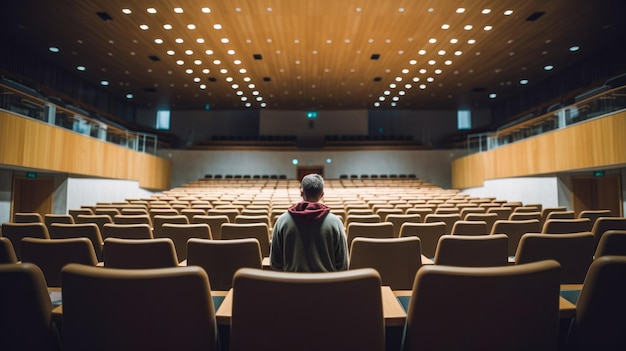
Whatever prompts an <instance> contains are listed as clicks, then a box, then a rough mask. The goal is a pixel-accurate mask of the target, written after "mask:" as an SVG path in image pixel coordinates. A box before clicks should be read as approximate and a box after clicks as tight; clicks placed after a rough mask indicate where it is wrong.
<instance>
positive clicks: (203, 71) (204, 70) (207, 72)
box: [202, 68, 211, 74]
mask: <svg viewBox="0 0 626 351" xmlns="http://www.w3.org/2000/svg"><path fill="white" fill-rule="evenodd" d="M210 72H211V71H210V70H209V69H208V68H205V69H203V70H202V73H204V74H209V73H210Z"/></svg>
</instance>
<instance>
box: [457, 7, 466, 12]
mask: <svg viewBox="0 0 626 351" xmlns="http://www.w3.org/2000/svg"><path fill="white" fill-rule="evenodd" d="M463 12H465V9H464V8H462V7H459V8H458V9H456V13H463Z"/></svg>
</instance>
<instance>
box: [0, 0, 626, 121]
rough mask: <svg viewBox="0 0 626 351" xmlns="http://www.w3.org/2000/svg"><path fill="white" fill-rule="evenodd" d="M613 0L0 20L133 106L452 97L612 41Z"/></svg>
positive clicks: (60, 14) (33, 11)
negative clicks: (102, 84)
mask: <svg viewBox="0 0 626 351" xmlns="http://www.w3.org/2000/svg"><path fill="white" fill-rule="evenodd" d="M622 3H623V1H617V0H600V1H583V0H576V1H557V0H551V1H546V0H527V1H492V0H457V1H451V0H437V1H435V0H430V1H410V0H404V1H402V0H385V1H380V0H298V1H295V0H229V1H223V0H219V1H217V0H213V1H211V0H205V1H199V0H177V1H163V0H154V1H142V0H125V1H118V0H111V1H94V0H80V1H70V0H56V1H49V0H30V1H12V2H10V3H5V4H3V5H2V9H3V10H2V11H1V14H0V30H1V31H2V34H3V37H4V38H5V39H8V40H12V41H17V42H19V44H20V45H23V46H25V47H27V48H28V49H29V50H32V51H33V52H35V53H38V54H40V55H43V56H44V57H46V58H49V59H51V60H54V61H55V62H57V63H58V64H59V65H61V66H62V67H64V68H66V69H68V70H72V71H74V72H76V74H78V75H81V76H83V77H84V78H86V79H88V80H90V81H93V82H95V83H97V84H100V83H101V82H103V81H105V82H108V85H107V86H103V88H104V89H107V90H109V91H110V92H111V93H112V94H114V95H115V96H119V97H122V98H123V97H126V96H127V94H132V98H131V99H130V100H131V101H132V102H133V103H135V104H136V106H138V107H142V108H146V107H147V108H154V107H167V108H172V109H201V108H205V106H206V105H207V104H209V105H210V106H211V108H213V109H242V108H251V109H258V108H272V109H284V110H293V109H295V110H302V109H370V108H402V109H456V108H471V107H487V106H489V104H491V103H494V102H497V101H499V100H500V99H504V98H506V97H508V96H512V95H516V94H520V93H523V92H524V90H525V89H532V87H533V85H534V84H536V83H538V82H541V81H542V80H545V79H548V78H549V77H550V76H551V75H554V74H556V73H557V72H559V71H561V70H563V69H564V68H566V67H568V66H569V65H571V64H573V63H575V62H576V61H578V60H581V59H582V58H584V57H586V56H588V55H592V54H593V53H594V52H597V51H599V50H602V49H604V48H606V47H608V46H610V45H617V44H616V43H619V42H620V41H619V40H620V39H621V40H623V38H624V25H623V24H622V21H620V19H619V15H620V14H621V10H622V9H623V8H624V5H623V4H622ZM123 11H126V12H129V13H124V12H123ZM507 11H509V12H507ZM97 13H105V14H106V15H107V16H110V19H111V20H109V21H105V20H103V19H101V17H100V16H98V15H97ZM530 16H537V17H538V18H536V19H535V20H534V21H531V20H528V19H529V17H530ZM51 46H53V47H57V48H59V52H58V53H52V52H50V51H49V50H48V48H49V47H51ZM573 46H578V47H579V50H577V51H570V48H571V47H573ZM254 55H260V58H261V59H255V58H254V57H255V56H254ZM373 55H378V57H377V59H373ZM150 57H152V59H151V58H150ZM78 66H83V67H85V70H84V71H78V70H77V67H78ZM546 66H553V67H554V68H553V69H551V70H546V69H545V67H546ZM524 80H525V81H527V84H521V83H520V82H522V81H524ZM490 94H495V98H490V97H489V95H490ZM129 97H130V95H129Z"/></svg>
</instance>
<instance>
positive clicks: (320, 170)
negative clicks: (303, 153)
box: [298, 166, 324, 180]
mask: <svg viewBox="0 0 626 351" xmlns="http://www.w3.org/2000/svg"><path fill="white" fill-rule="evenodd" d="M311 173H317V174H319V175H321V176H322V177H323V176H324V166H298V180H302V178H304V176H305V175H307V174H311Z"/></svg>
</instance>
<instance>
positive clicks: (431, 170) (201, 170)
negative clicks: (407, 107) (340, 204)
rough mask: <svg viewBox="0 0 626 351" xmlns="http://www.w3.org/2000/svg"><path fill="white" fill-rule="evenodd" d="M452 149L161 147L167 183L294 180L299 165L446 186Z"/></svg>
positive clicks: (329, 175) (334, 172)
mask: <svg viewBox="0 0 626 351" xmlns="http://www.w3.org/2000/svg"><path fill="white" fill-rule="evenodd" d="M456 152H457V151H455V150H435V151H433V150H417V151H413V150H385V151H383V150H379V151H367V150H363V151H296V150H294V151H204V150H203V151H199V150H164V151H163V154H162V155H161V156H163V157H170V158H171V160H172V187H176V186H180V185H182V184H185V183H188V182H190V181H193V180H197V179H200V178H204V176H205V174H211V175H216V174H221V175H229V174H230V175H250V176H253V175H274V174H276V175H281V174H284V175H286V176H287V178H290V179H295V178H296V176H297V165H294V164H293V163H292V160H293V159H297V160H298V165H299V166H323V167H324V176H325V177H326V178H329V179H330V178H339V177H340V176H341V175H342V174H346V175H350V174H356V175H359V176H360V175H361V174H368V175H372V174H376V175H381V174H387V175H390V174H398V175H399V174H415V175H416V176H417V177H418V178H420V179H424V180H426V181H429V182H432V183H435V184H437V185H439V186H441V187H444V188H449V187H450V184H451V179H450V161H451V160H452V158H453V157H455V153H456Z"/></svg>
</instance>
